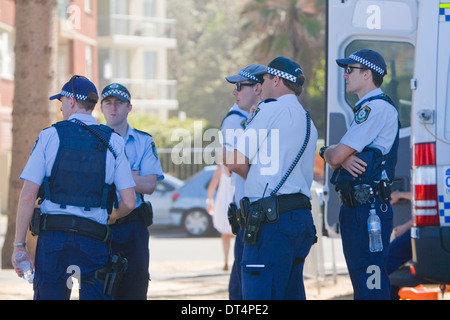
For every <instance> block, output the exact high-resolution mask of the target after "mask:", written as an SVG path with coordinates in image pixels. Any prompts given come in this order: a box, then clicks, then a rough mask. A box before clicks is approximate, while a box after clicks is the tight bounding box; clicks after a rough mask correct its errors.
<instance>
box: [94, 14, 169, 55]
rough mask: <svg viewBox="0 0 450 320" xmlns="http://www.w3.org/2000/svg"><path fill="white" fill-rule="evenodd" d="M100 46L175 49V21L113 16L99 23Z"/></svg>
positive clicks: (100, 19)
mask: <svg viewBox="0 0 450 320" xmlns="http://www.w3.org/2000/svg"><path fill="white" fill-rule="evenodd" d="M98 35H99V38H98V42H99V46H102V47H104V46H111V45H122V46H136V45H139V46H141V47H142V46H163V47H166V48H175V47H176V45H177V41H176V39H175V20H174V19H166V18H155V17H143V16H134V15H133V16H131V15H121V14H112V15H110V16H105V17H100V18H99V21H98Z"/></svg>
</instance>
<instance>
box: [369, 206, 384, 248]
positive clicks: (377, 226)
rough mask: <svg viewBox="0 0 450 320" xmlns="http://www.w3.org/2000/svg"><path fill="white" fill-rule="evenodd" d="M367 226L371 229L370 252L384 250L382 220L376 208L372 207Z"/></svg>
mask: <svg viewBox="0 0 450 320" xmlns="http://www.w3.org/2000/svg"><path fill="white" fill-rule="evenodd" d="M367 228H368V230H369V250H370V252H381V251H383V241H382V239H381V221H380V218H379V217H378V216H377V213H376V211H375V209H370V214H369V218H368V219H367Z"/></svg>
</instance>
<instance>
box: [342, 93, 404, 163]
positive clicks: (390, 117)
mask: <svg viewBox="0 0 450 320" xmlns="http://www.w3.org/2000/svg"><path fill="white" fill-rule="evenodd" d="M382 93H383V92H382V91H381V89H379V88H378V89H375V90H372V91H371V92H369V93H367V94H366V95H365V96H364V97H363V98H362V99H361V100H359V101H358V102H357V103H356V104H357V105H358V103H360V102H361V101H363V100H365V99H368V98H370V97H373V96H377V95H380V94H382ZM397 130H398V112H397V110H396V109H395V108H394V107H393V106H392V105H391V104H389V103H388V102H386V101H385V100H381V99H376V100H372V101H370V102H366V103H364V104H363V105H362V106H361V108H360V109H359V111H358V112H356V115H355V118H354V119H353V121H352V123H351V125H350V128H349V129H348V130H347V132H346V133H345V135H344V136H343V137H342V139H341V143H342V144H345V145H346V146H349V147H351V148H353V149H355V150H356V151H358V152H361V151H362V150H363V149H364V148H365V147H372V148H377V149H379V150H380V151H381V152H382V153H383V154H384V155H385V154H387V153H389V151H390V150H391V148H392V145H393V144H394V140H395V137H396V136H397Z"/></svg>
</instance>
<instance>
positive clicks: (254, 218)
mask: <svg viewBox="0 0 450 320" xmlns="http://www.w3.org/2000/svg"><path fill="white" fill-rule="evenodd" d="M263 219H264V213H263V212H262V211H261V210H260V209H259V208H257V207H256V206H250V210H249V212H248V215H247V224H246V225H245V229H244V242H245V243H248V244H256V240H257V238H258V232H259V228H260V226H261V223H262V221H263Z"/></svg>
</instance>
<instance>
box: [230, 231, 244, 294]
mask: <svg viewBox="0 0 450 320" xmlns="http://www.w3.org/2000/svg"><path fill="white" fill-rule="evenodd" d="M243 237H244V232H243V231H242V230H239V231H238V232H237V234H236V239H235V241H234V262H233V266H232V268H231V274H230V282H229V284H228V293H229V297H230V300H242V280H241V260H242V252H243V251H244V241H243Z"/></svg>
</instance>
